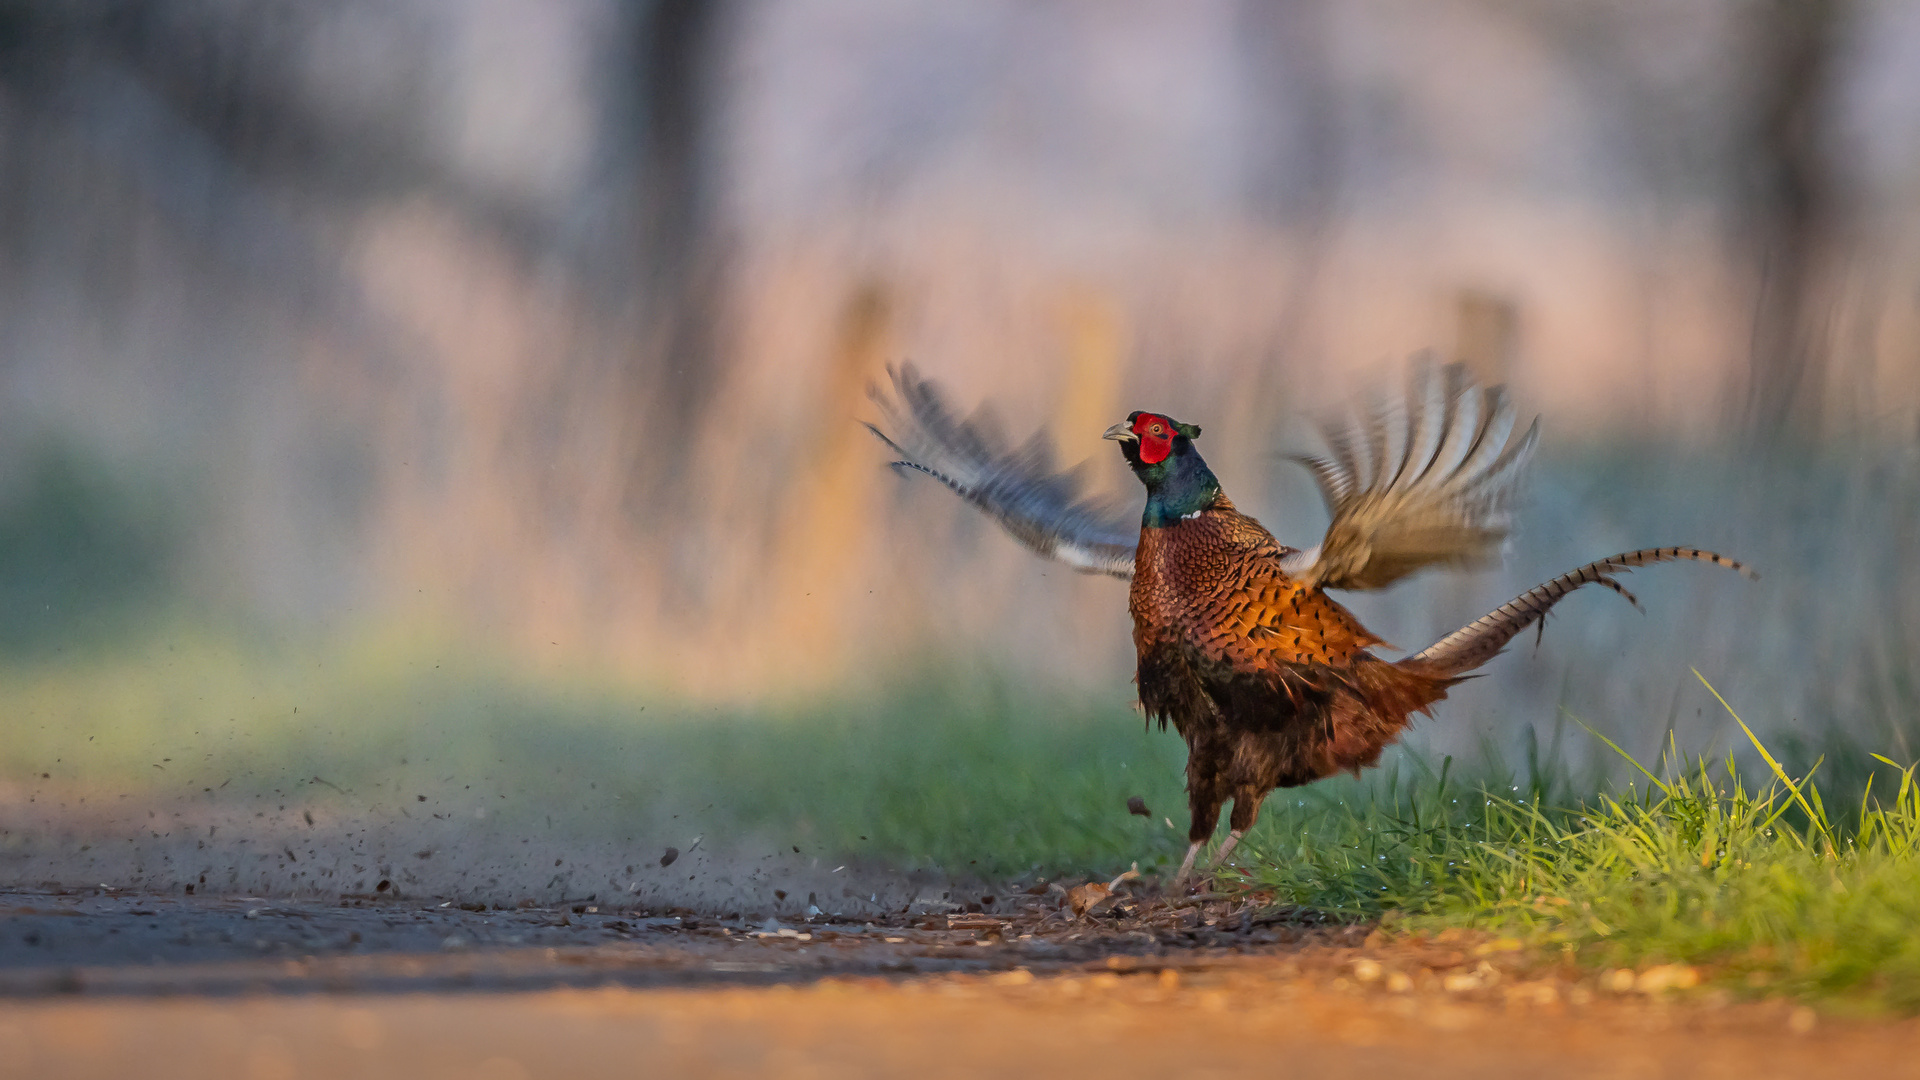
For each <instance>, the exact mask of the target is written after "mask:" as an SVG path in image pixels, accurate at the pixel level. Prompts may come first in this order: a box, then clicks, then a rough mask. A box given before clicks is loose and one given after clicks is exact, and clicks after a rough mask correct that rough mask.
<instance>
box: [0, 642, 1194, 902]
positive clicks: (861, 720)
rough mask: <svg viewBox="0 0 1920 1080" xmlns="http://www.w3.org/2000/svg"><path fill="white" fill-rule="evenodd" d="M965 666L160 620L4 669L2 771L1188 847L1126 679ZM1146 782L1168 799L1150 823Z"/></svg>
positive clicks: (850, 832)
mask: <svg viewBox="0 0 1920 1080" xmlns="http://www.w3.org/2000/svg"><path fill="white" fill-rule="evenodd" d="M956 678H957V677H956V676H945V677H939V676H929V677H903V678H902V679H900V680H899V681H898V682H896V683H895V684H894V685H892V686H891V687H887V688H884V689H882V690H880V691H877V692H875V693H873V694H870V695H867V696H865V697H860V698H848V699H845V700H836V701H828V702H817V703H797V704H796V703H770V704H767V705H763V706H760V707H751V708H750V707H722V706H714V705H707V704H695V703H689V702H686V701H684V700H674V699H673V698H671V697H669V696H667V695H661V694H655V693H649V692H648V691H646V690H645V689H644V688H640V687H634V686H631V685H622V684H619V683H616V682H611V681H600V682H596V681H594V680H592V679H590V678H585V677H579V676H567V677H556V676H542V675H535V674H529V673H526V672H516V671H514V670H513V669H512V668H511V667H510V666H509V665H504V664H495V663H489V662H486V661H485V660H483V659H481V658H476V657H473V656H472V655H470V654H463V653H462V652H461V651H460V650H459V649H457V648H442V647H440V646H438V645H436V644H434V643H432V642H431V641H422V640H421V639H419V638H418V637H416V638H412V639H408V640H395V639H381V640H367V641H362V642H359V643H356V644H352V645H345V646H343V645H337V644H336V645H332V646H328V645H321V644H311V643H310V644H305V645H288V646H285V647H284V648H283V649H282V650H281V651H280V652H278V653H277V654H276V653H274V652H272V651H270V650H267V649H266V648H264V647H262V646H260V645H257V644H256V645H254V646H251V647H249V648H245V649H243V648H239V647H236V646H234V645H233V644H232V643H231V642H230V641H226V640H222V639H213V638H209V637H206V636H195V635H193V634H190V633H188V634H181V635H177V636H171V637H170V636H169V635H159V636H158V637H157V638H155V639H153V640H151V641H149V642H147V643H145V644H143V645H140V646H139V647H137V648H134V649H131V650H121V651H115V652H111V653H99V654H85V655H81V656H77V657H73V658H58V659H47V658H33V659H31V660H29V661H25V662H21V663H17V664H14V665H10V666H9V665H0V702H5V703H6V704H5V707H4V714H5V722H6V725H7V730H8V732H9V736H10V737H9V738H8V739H7V740H4V741H0V782H9V781H10V782H13V783H15V784H19V785H22V786H23V787H24V788H26V789H27V790H29V791H32V790H35V789H36V788H44V789H48V790H52V789H56V788H57V789H60V790H63V791H75V790H78V791H83V792H104V793H107V794H109V795H111V796H112V797H113V798H115V799H119V798H123V797H130V798H135V799H141V800H146V801H148V802H165V801H169V800H173V801H177V800H179V799H202V798H206V799H224V800H227V801H229V802H231V801H232V800H234V799H251V800H254V801H257V802H260V803H262V804H271V805H270V806H268V807H267V808H268V810H269V811H272V810H274V809H275V808H276V807H279V806H281V805H292V804H291V803H290V802H289V800H293V801H294V802H301V803H311V804H315V805H318V804H328V805H332V806H336V807H339V808H342V809H345V810H348V811H351V812H355V813H358V814H363V815H366V814H370V815H373V816H375V817H376V818H377V817H379V816H382V815H397V814H398V813H399V811H400V810H402V809H406V810H415V809H418V807H416V806H415V800H416V799H417V798H418V797H419V796H420V795H425V796H427V800H428V801H429V802H430V803H432V804H433V805H432V806H430V807H429V809H434V808H438V807H440V806H441V805H442V804H443V803H445V802H447V801H448V800H451V799H454V798H463V799H469V800H470V799H473V798H479V799H484V800H485V805H486V806H488V808H489V815H488V818H489V826H488V827H489V828H490V829H495V830H512V829H515V828H518V827H520V826H523V825H525V824H526V823H529V822H539V823H540V825H541V832H542V834H548V830H549V828H557V829H558V830H559V832H560V833H561V834H566V835H572V836H575V837H577V838H579V839H581V840H583V841H601V840H606V839H609V838H611V839H618V838H620V837H622V836H625V835H635V834H644V835H658V834H659V831H660V828H662V827H666V823H667V822H668V821H670V820H673V821H677V822H679V825H677V826H673V828H676V829H678V831H677V832H675V833H673V834H672V835H675V836H681V835H684V837H691V836H692V835H695V834H700V835H704V836H705V838H706V839H705V844H706V845H707V846H708V847H709V848H710V849H728V848H731V849H733V850H735V851H736V852H747V851H752V852H754V853H756V854H757V852H759V851H763V850H780V849H784V848H786V847H789V846H801V847H803V848H804V849H805V850H807V851H808V852H819V853H823V854H830V855H831V856H832V857H834V858H836V859H840V860H842V861H847V862H855V863H860V864H865V865H872V866H890V867H894V868H897V869H900V870H917V869H926V868H939V869H944V870H946V871H949V872H952V873H957V874H979V875H982V876H987V877H1011V876H1017V875H1031V874H1033V873H1036V872H1040V873H1045V874H1048V875H1058V874H1065V873H1111V872H1112V868H1114V867H1116V866H1117V867H1125V866H1126V865H1128V864H1129V863H1131V862H1134V861H1136V860H1137V861H1140V862H1141V863H1142V864H1143V865H1146V866H1151V865H1154V864H1155V863H1157V862H1165V861H1167V860H1169V859H1175V860H1177V858H1178V855H1179V853H1180V851H1181V850H1183V847H1184V845H1183V843H1182V841H1181V838H1182V836H1183V835H1184V827H1185V823H1184V818H1183V816H1182V813H1183V812H1182V810H1181V807H1183V806H1184V796H1183V795H1182V794H1181V766H1182V762H1183V760H1184V757H1183V755H1184V748H1183V747H1182V746H1181V744H1180V741H1179V739H1178V738H1177V737H1175V736H1174V735H1172V734H1171V733H1167V734H1162V733H1160V732H1158V731H1157V730H1156V731H1154V732H1151V733H1149V732H1147V731H1145V730H1144V726H1143V725H1142V723H1141V720H1140V717H1139V715H1138V714H1137V713H1135V712H1133V711H1132V710H1130V709H1127V708H1124V707H1122V706H1120V705H1119V704H1118V702H1117V701H1116V700H1114V699H1115V698H1116V697H1117V695H1108V696H1107V697H1108V701H1109V704H1106V705H1105V706H1100V705H1089V704H1088V703H1087V702H1086V701H1084V700H1081V699H1079V698H1076V697H1073V696H1070V695H1065V694H1054V695H1046V694H1042V693H1038V692H1035V691H1033V690H1031V689H1016V688H1014V687H1011V686H1008V685H1007V684H1005V683H1004V682H1001V681H997V680H995V679H993V678H991V677H986V678H982V679H975V680H972V681H969V682H967V683H966V684H964V685H962V684H961V683H959V682H956V681H955V679H956ZM43 774H45V778H44V779H43V778H42V775H43ZM207 788H212V789H213V791H212V792H206V791H205V790H204V789H207ZM1133 795H1140V796H1142V797H1144V798H1145V799H1146V801H1147V803H1148V805H1150V806H1151V807H1153V808H1154V810H1155V816H1154V817H1152V818H1151V819H1143V818H1140V817H1135V816H1130V815H1129V814H1128V813H1127V809H1126V804H1127V799H1128V797H1129V796H1133ZM249 810H251V807H249ZM675 815H678V816H677V818H676V817H675ZM1166 816H1171V817H1172V818H1173V819H1174V820H1176V821H1177V822H1179V823H1180V830H1179V831H1177V832H1176V831H1175V830H1173V829H1170V828H1169V827H1168V826H1167V825H1166V824H1165V823H1164V821H1163V818H1164V817H1166ZM548 821H552V822H556V823H557V825H556V826H551V827H550V826H548V825H547V824H546V823H547V822H548ZM682 842H684V841H682Z"/></svg>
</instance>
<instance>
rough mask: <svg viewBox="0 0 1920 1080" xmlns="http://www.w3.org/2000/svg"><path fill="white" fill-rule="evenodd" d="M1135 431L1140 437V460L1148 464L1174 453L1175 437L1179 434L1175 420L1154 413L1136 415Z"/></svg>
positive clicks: (1157, 461) (1158, 462)
mask: <svg viewBox="0 0 1920 1080" xmlns="http://www.w3.org/2000/svg"><path fill="white" fill-rule="evenodd" d="M1133 433H1134V435H1135V436H1137V437H1138V438H1139V439H1140V460H1141V461H1143V462H1145V463H1146V464H1148V465H1158V464H1160V463H1161V462H1163V461H1165V460H1167V455H1168V454H1171V453H1173V437H1174V436H1175V435H1178V434H1179V432H1178V431H1176V430H1175V429H1174V426H1173V421H1171V420H1169V419H1167V418H1166V417H1164V416H1155V415H1154V414H1153V413H1140V414H1139V415H1137V416H1135V417H1134V418H1133Z"/></svg>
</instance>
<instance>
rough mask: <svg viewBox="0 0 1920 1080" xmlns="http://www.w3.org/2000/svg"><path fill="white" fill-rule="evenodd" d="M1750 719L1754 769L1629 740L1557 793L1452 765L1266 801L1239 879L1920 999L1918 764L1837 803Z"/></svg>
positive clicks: (1299, 898) (1404, 920)
mask: <svg viewBox="0 0 1920 1080" xmlns="http://www.w3.org/2000/svg"><path fill="white" fill-rule="evenodd" d="M1729 711H1731V710H1729ZM1735 719H1736V720H1738V719H1739V718H1738V716H1737V715H1736V716H1735ZM1741 727H1742V729H1743V730H1746V731H1747V734H1748V736H1749V737H1750V738H1751V739H1752V742H1753V745H1754V748H1755V749H1756V751H1757V752H1758V754H1759V757H1760V760H1761V762H1762V763H1763V767H1764V768H1765V770H1766V776H1765V779H1764V780H1763V781H1762V782H1760V783H1757V784H1756V783H1753V782H1751V781H1749V780H1748V779H1746V778H1745V777H1743V774H1742V770H1740V769H1739V768H1738V767H1737V766H1736V764H1735V763H1734V761H1733V760H1731V759H1729V760H1727V761H1724V762H1719V763H1709V762H1706V761H1702V760H1698V759H1695V760H1692V761H1686V760H1685V759H1683V758H1681V757H1680V755H1679V754H1678V753H1677V752H1670V753H1669V754H1668V755H1667V758H1666V760H1664V761H1662V762H1661V763H1659V765H1657V766H1656V767H1655V768H1653V769H1648V768H1645V767H1643V766H1641V764H1640V763H1639V762H1635V761H1633V760H1632V759H1631V758H1628V757H1627V756H1626V755H1625V754H1624V753H1622V754H1621V757H1622V758H1624V759H1625V760H1626V761H1627V762H1628V763H1630V764H1631V766H1632V768H1633V769H1634V770H1635V778H1634V780H1633V781H1632V782H1630V783H1628V784H1627V785H1625V786H1624V787H1623V788H1621V789H1619V790H1616V791H1613V792H1611V793H1602V794H1598V795H1595V796H1592V797H1590V798H1587V799H1584V800H1580V801H1577V802H1567V801H1559V800H1554V799H1550V798H1549V797H1548V796H1547V795H1546V794H1544V793H1543V792H1540V791H1538V790H1535V791H1533V792H1531V793H1528V794H1517V793H1516V791H1515V788H1514V786H1513V785H1511V784H1488V783H1485V782H1480V783H1473V784H1463V783H1460V782H1458V781H1455V780H1453V779H1451V778H1449V777H1448V776H1447V775H1446V773H1447V769H1446V767H1445V766H1443V768H1442V769H1441V770H1440V772H1439V773H1438V774H1431V773H1430V774H1426V775H1423V776H1421V777H1418V778H1415V779H1414V780H1412V781H1408V780H1406V779H1405V778H1404V777H1402V776H1388V777H1384V778H1383V779H1382V780H1381V781H1379V782H1377V783H1374V784H1371V785H1353V786H1351V787H1349V788H1348V789H1346V790H1344V791H1341V790H1335V791H1328V792H1323V793H1319V794H1318V795H1317V797H1314V798H1309V799H1302V800H1295V801H1294V802H1292V803H1291V804H1288V805H1285V806H1284V807H1279V808H1276V809H1278V810H1279V811H1280V812H1279V813H1270V814H1269V815H1268V816H1267V817H1266V819H1265V820H1264V821H1263V823H1262V828H1261V830H1260V831H1259V832H1258V833H1257V834H1256V835H1255V836H1254V837H1253V838H1251V839H1252V840H1253V841H1254V843H1255V844H1256V845H1257V846H1256V847H1255V852H1256V859H1255V861H1254V862H1253V863H1252V865H1251V866H1250V867H1249V869H1248V870H1247V872H1246V875H1245V876H1246V879H1247V881H1248V882H1249V883H1250V884H1253V885H1255V886H1258V887H1260V888H1264V889H1268V890H1271V891H1272V892H1274V893H1275V894H1276V895H1277V896H1278V897H1280V898H1281V899H1282V900H1283V901H1286V902H1291V903H1295V904H1299V905H1302V906H1306V907H1311V908H1315V909H1320V910H1327V911H1332V912H1337V913H1342V914H1346V915H1351V916H1354V917H1370V918H1382V919H1384V920H1386V921H1387V923H1388V924H1389V925H1397V926H1402V927H1408V928H1420V929H1426V928H1435V927H1441V926H1470V927H1475V928H1480V929H1484V930H1489V931H1493V932H1497V933H1500V934H1503V935H1511V936H1517V937H1519V938H1521V939H1522V940H1523V941H1526V942H1528V943H1530V944H1532V945H1534V946H1536V947H1542V948H1547V949H1559V950H1562V951H1564V952H1565V953H1566V954H1567V955H1568V956H1569V957H1570V958H1571V959H1573V960H1575V961H1577V962H1579V963H1582V964H1587V965H1605V966H1640V965H1645V964H1649V963H1669V962H1680V963H1689V964H1700V965H1705V966H1707V967H1708V968H1709V970H1710V971H1711V972H1712V973H1713V974H1714V975H1716V976H1717V977H1719V978H1720V979H1721V980H1723V981H1724V982H1726V983H1728V984H1730V985H1732V986H1734V987H1736V988H1745V989H1751V990H1753V991H1755V992H1765V993H1787V994H1792V995H1795V996H1803V997H1812V998H1824V999H1829V1000H1838V1001H1848V1002H1853V1003H1857V1004H1862V1005H1866V1006H1869V1007H1891V1008H1893V1009H1895V1010H1898V1011H1903V1012H1911V1011H1914V1010H1915V1009H1920V932H1916V931H1920V858H1916V855H1920V785H1917V784H1916V781H1915V771H1914V768H1913V767H1906V768H1900V767H1897V766H1895V765H1894V763H1893V762H1891V761H1890V760H1888V759H1885V758H1880V759H1878V760H1879V761H1880V763H1881V764H1882V765H1883V766H1884V768H1882V770H1881V772H1880V773H1879V774H1877V775H1876V776H1874V777H1873V778H1872V779H1870V780H1869V782H1868V783H1867V784H1866V785H1865V789H1864V790H1862V791H1861V792H1860V793H1859V797H1858V800H1857V801H1852V800H1850V801H1849V804H1848V805H1847V806H1844V807H1839V806H1833V805H1830V804H1829V803H1828V802H1827V800H1826V799H1824V798H1823V796H1822V793H1821V790H1820V786H1819V784H1818V782H1817V781H1816V780H1815V778H1814V777H1813V775H1812V772H1813V769H1809V770H1808V775H1806V776H1802V777H1799V778H1795V777H1792V776H1790V775H1789V774H1788V773H1787V771H1786V769H1785V768H1784V767H1783V766H1782V765H1781V764H1780V763H1779V761H1778V760H1777V759H1775V758H1774V756H1773V755H1772V754H1771V753H1769V752H1768V750H1767V748H1766V747H1765V746H1764V745H1763V744H1762V742H1761V740H1759V739H1758V738H1757V737H1753V733H1752V731H1751V730H1750V729H1747V728H1746V725H1745V723H1744V722H1742V723H1741ZM1616 749H1617V748H1616ZM1815 768H1817V764H1816V766H1815ZM1879 779H1887V780H1890V781H1891V782H1890V783H1886V784H1882V785H1880V786H1878V787H1876V786H1875V784H1874V783H1873V780H1879Z"/></svg>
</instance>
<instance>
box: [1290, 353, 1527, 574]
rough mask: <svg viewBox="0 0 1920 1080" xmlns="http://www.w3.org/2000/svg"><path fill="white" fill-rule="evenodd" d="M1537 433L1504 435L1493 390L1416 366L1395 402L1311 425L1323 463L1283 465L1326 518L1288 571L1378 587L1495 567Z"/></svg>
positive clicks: (1461, 375) (1504, 420)
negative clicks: (1302, 481) (1439, 572)
mask: <svg viewBox="0 0 1920 1080" xmlns="http://www.w3.org/2000/svg"><path fill="white" fill-rule="evenodd" d="M1539 431H1540V422H1539V421H1538V420H1535V421H1534V422H1533V424H1532V425H1531V426H1529V427H1528V428H1527V430H1526V431H1525V432H1524V433H1522V434H1519V435H1515V434H1514V419H1513V407H1512V405H1511V404H1510V403H1508V401H1507V399H1506V394H1505V392H1504V390H1503V389H1502V388H1501V387H1498V386H1495V387H1490V388H1484V389H1483V388H1479V387H1476V386H1474V385H1473V382H1472V380H1471V379H1470V378H1469V377H1468V376H1467V373H1466V369H1465V368H1463V367H1461V366H1460V365H1458V364H1450V365H1448V366H1446V367H1444V368H1440V369H1439V370H1438V371H1436V370H1435V369H1434V367H1433V365H1431V364H1428V363H1420V364H1416V365H1415V367H1414V369H1413V372H1412V375H1411V377H1410V379H1409V382H1408V388H1407V396H1406V401H1405V403H1404V405H1402V406H1397V407H1396V406H1380V405H1376V406H1374V407H1372V408H1370V409H1369V410H1368V411H1367V413H1366V415H1365V416H1363V417H1362V418H1360V419H1359V420H1358V421H1357V422H1348V423H1340V424H1327V425H1323V426H1322V428H1321V432H1322V434H1323V435H1324V436H1325V438H1326V440H1327V447H1328V450H1329V454H1328V456H1327V457H1323V458H1322V457H1298V458H1295V459H1294V460H1296V461H1299V462H1300V463H1301V464H1303V465H1305V466H1306V467H1307V468H1308V469H1310V470H1312V471H1313V476H1314V479H1315V480H1316V481H1318V482H1319V484H1320V495H1321V497H1322V498H1323V499H1325V500H1326V503H1327V510H1328V512H1330V513H1331V514H1332V515H1333V521H1332V523H1330V524H1329V525H1328V526H1327V535H1326V538H1325V539H1324V540H1322V541H1321V543H1320V546H1319V547H1317V548H1313V549H1311V550H1309V551H1302V552H1299V553H1297V554H1294V555H1291V556H1288V558H1287V564H1286V565H1287V569H1288V571H1289V572H1290V573H1294V574H1297V575H1299V576H1300V577H1301V579H1302V580H1303V581H1305V582H1306V583H1307V584H1308V585H1309V586H1311V585H1320V586H1322V587H1325V588H1329V589H1378V588H1383V587H1385V586H1386V585H1388V584H1391V583H1392V582H1394V581H1397V580H1399V579H1400V578H1403V577H1405V576H1407V575H1408V574H1411V573H1414V572H1415V571H1418V570H1423V569H1425V568H1427V567H1429V566H1451V567H1456V568H1463V567H1473V566H1483V565H1486V564H1488V563H1491V562H1494V561H1496V560H1497V559H1498V557H1499V552H1500V544H1501V542H1502V541H1503V540H1505V539H1506V536H1507V529H1508V527H1509V517H1508V512H1509V509H1510V506H1511V504H1512V501H1513V497H1514V492H1515V490H1516V489H1517V488H1518V486H1519V482H1520V478H1521V476H1522V474H1523V473H1524V472H1525V471H1526V465H1527V462H1528V460H1529V459H1531V458H1532V456H1533V448H1534V444H1535V442H1536V441H1537V439H1538V437H1539Z"/></svg>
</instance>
